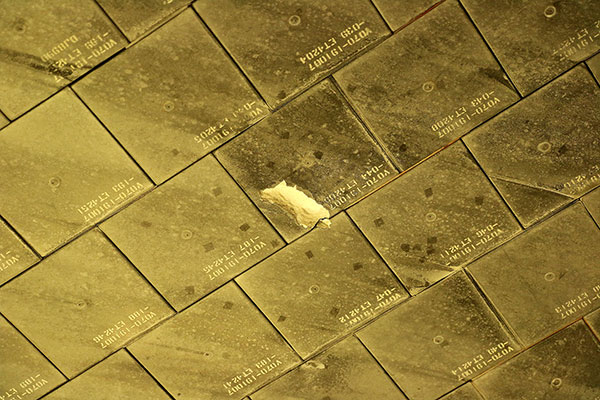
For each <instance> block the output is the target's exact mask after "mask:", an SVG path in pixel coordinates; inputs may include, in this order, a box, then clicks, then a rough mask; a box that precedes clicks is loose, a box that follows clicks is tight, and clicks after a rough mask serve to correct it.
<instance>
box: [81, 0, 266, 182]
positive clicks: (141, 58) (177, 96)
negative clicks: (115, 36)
mask: <svg viewBox="0 0 600 400" xmlns="http://www.w3.org/2000/svg"><path fill="white" fill-rule="evenodd" d="M74 90H75V91H76V92H77V93H78V94H79V95H80V96H81V98H82V99H83V101H84V102H85V103H86V104H87V105H88V106H89V107H90V108H91V109H92V111H93V112H94V113H95V114H96V115H97V116H98V118H99V119H100V120H101V121H102V122H103V123H104V124H105V125H106V127H107V128H108V129H109V130H110V131H111V132H112V133H113V134H114V135H115V137H116V138H117V140H119V142H120V143H121V144H122V145H123V147H125V149H126V150H127V151H128V152H129V153H130V154H131V156H132V157H133V158H134V159H135V160H136V161H137V162H138V163H139V164H140V166H141V167H142V168H143V169H144V170H145V171H146V172H147V173H148V174H149V175H150V177H151V178H152V179H153V180H154V181H155V182H162V181H164V180H166V179H167V178H169V177H170V176H172V175H173V174H175V173H176V172H178V171H180V170H182V169H183V168H185V167H187V166H188V165H190V164H191V163H193V162H194V161H196V160H197V159H199V158H200V157H202V156H204V155H205V154H207V153H208V152H209V151H212V150H213V149H214V148H215V147H217V146H219V145H220V144H222V143H224V142H225V141H227V140H229V139H231V138H232V137H234V136H235V135H237V134H238V133H240V132H241V131H242V130H244V129H245V128H247V127H248V126H249V125H251V124H253V123H254V122H256V121H258V120H259V119H261V118H263V117H264V116H265V115H266V114H267V108H266V106H265V104H264V103H263V102H262V101H261V100H260V99H259V98H258V95H257V94H255V92H254V91H253V89H252V88H251V87H250V86H249V84H248V83H247V81H246V80H245V79H244V77H243V76H242V75H241V73H240V72H239V70H238V69H237V67H235V65H234V64H233V62H232V61H231V59H229V57H228V56H227V54H226V53H225V51H224V50H223V49H222V48H220V47H219V45H218V44H217V42H216V41H215V40H214V38H213V37H212V36H211V35H210V34H209V32H208V31H207V30H206V28H205V27H204V26H202V22H201V21H200V19H199V18H198V16H197V15H196V14H195V13H194V12H193V11H192V10H191V9H188V10H186V11H185V12H183V13H182V14H180V15H178V16H177V17H175V18H174V19H172V20H171V21H169V22H168V23H167V24H165V25H164V26H162V27H161V28H159V29H158V30H157V31H156V32H153V33H152V35H150V36H148V37H147V38H144V39H143V40H142V41H140V42H139V43H137V44H135V45H134V46H133V47H131V48H129V49H127V51H126V52H124V53H123V54H121V55H119V56H118V57H115V59H113V60H111V61H110V62H109V63H107V64H106V65H103V66H102V67H100V68H99V69H98V70H96V71H93V72H92V73H91V74H90V75H89V76H87V77H85V79H82V80H81V81H80V82H78V83H77V84H75V86H74Z"/></svg>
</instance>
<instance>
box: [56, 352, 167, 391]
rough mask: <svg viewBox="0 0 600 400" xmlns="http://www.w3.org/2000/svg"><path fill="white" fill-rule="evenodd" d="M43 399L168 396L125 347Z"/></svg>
mask: <svg viewBox="0 0 600 400" xmlns="http://www.w3.org/2000/svg"><path fill="white" fill-rule="evenodd" d="M44 399H48V400H82V399H90V400H91V399H93V400H111V399H113V400H114V399H127V400H150V399H151V400H167V399H170V397H169V396H168V395H167V394H166V393H165V391H164V390H162V389H161V388H160V387H159V386H158V385H157V384H156V382H155V381H154V380H153V379H152V378H151V377H150V375H148V373H147V372H146V371H144V370H143V369H142V367H140V365H139V364H138V363H137V362H136V361H135V360H134V359H133V358H131V356H130V355H129V354H127V353H126V352H125V350H120V351H118V352H117V353H115V354H113V355H112V356H110V357H109V358H107V359H106V360H103V361H102V362H100V363H99V364H97V365H94V366H93V367H92V368H90V369H89V370H87V371H85V372H84V373H83V374H82V375H80V376H78V377H76V378H75V379H74V380H72V381H70V382H68V383H67V384H66V385H64V386H62V387H60V388H58V389H57V390H55V391H54V392H52V393H50V394H49V395H48V396H46V397H44Z"/></svg>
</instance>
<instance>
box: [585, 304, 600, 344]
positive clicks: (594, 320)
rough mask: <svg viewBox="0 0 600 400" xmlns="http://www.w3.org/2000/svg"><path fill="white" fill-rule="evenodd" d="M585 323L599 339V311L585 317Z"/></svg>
mask: <svg viewBox="0 0 600 400" xmlns="http://www.w3.org/2000/svg"><path fill="white" fill-rule="evenodd" d="M585 321H586V322H587V323H588V325H589V326H590V327H591V328H592V331H593V332H594V333H595V334H596V336H597V337H598V339H600V310H596V311H594V312H592V313H590V314H589V315H587V316H586V317H585Z"/></svg>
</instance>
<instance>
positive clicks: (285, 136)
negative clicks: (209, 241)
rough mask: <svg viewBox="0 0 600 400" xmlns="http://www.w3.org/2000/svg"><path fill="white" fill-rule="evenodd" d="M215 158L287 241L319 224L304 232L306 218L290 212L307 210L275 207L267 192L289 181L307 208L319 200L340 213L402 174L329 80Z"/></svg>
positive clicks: (305, 230) (249, 131)
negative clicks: (311, 200)
mask: <svg viewBox="0 0 600 400" xmlns="http://www.w3.org/2000/svg"><path fill="white" fill-rule="evenodd" d="M216 156H217V158H218V159H219V160H220V161H221V163H222V164H223V166H224V167H225V168H226V169H227V170H228V171H229V173H230V174H231V175H232V176H233V178H234V179H235V180H236V181H237V182H238V183H239V184H240V186H241V187H242V188H243V189H244V190H245V191H246V193H248V195H249V196H250V198H252V200H253V201H254V203H255V204H256V205H257V206H258V208H259V209H260V210H261V211H262V212H263V213H264V214H265V215H266V217H267V218H268V219H269V220H270V221H271V222H272V223H273V225H274V226H275V228H277V230H278V231H279V233H281V235H282V236H283V237H284V239H285V240H286V241H288V242H289V241H290V240H293V239H295V238H297V237H298V236H300V235H301V234H303V233H305V232H307V231H308V230H309V229H310V228H312V227H313V226H308V225H306V224H304V225H305V226H302V224H303V221H304V220H303V219H302V218H300V220H299V217H298V214H291V213H290V212H295V211H296V210H298V211H302V210H303V207H302V204H299V206H295V205H294V204H297V203H292V204H291V205H289V206H287V205H286V204H288V203H289V202H284V201H281V202H276V203H275V204H273V202H271V201H269V198H268V196H267V199H264V195H263V193H264V190H265V189H270V188H273V187H275V186H276V185H278V184H281V183H282V182H283V181H285V185H286V186H291V187H295V188H296V189H297V190H298V191H300V192H302V193H303V194H304V195H305V196H302V195H300V194H298V197H299V198H300V200H301V203H302V202H303V201H307V200H306V197H308V198H312V199H313V200H314V201H316V202H317V203H318V204H320V205H321V206H323V207H324V208H326V209H327V210H328V211H329V213H330V214H331V215H335V214H336V213H338V212H339V211H340V210H342V209H344V208H346V207H347V206H348V205H350V204H351V203H352V202H354V201H356V200H358V199H359V198H361V197H362V196H365V195H366V194H368V193H369V192H370V191H372V190H373V189H374V188H376V187H378V186H380V185H381V184H383V183H385V182H386V181H388V180H389V179H391V178H392V177H393V176H394V175H396V171H395V169H394V167H393V166H392V165H391V164H390V163H389V162H388V161H387V159H386V158H385V156H384V155H383V152H382V151H381V149H380V148H379V147H378V146H377V145H376V144H375V142H373V141H372V140H371V138H370V137H369V135H368V133H367V132H366V130H365V129H364V127H363V126H362V125H361V124H360V122H359V121H358V120H357V119H356V117H355V116H354V115H353V114H352V112H351V110H350V109H349V108H348V106H347V105H346V103H345V102H344V100H343V98H342V97H341V95H340V94H339V92H338V91H337V90H336V89H335V87H334V86H333V84H332V83H331V82H329V81H325V82H322V83H320V84H318V85H316V87H314V88H312V89H311V90H309V91H308V92H307V93H305V94H303V95H302V96H301V97H299V98H297V99H295V100H294V101H293V102H292V103H290V104H288V105H287V106H286V107H284V108H283V109H281V110H279V111H277V112H276V113H275V114H273V115H271V116H269V117H267V118H266V119H264V120H262V121H261V122H259V123H258V124H257V125H255V126H253V127H252V128H250V129H249V130H248V131H247V132H245V133H244V134H243V135H241V136H240V137H238V138H235V139H234V140H232V141H231V142H229V143H227V144H226V145H225V146H223V147H222V148H220V149H219V150H217V152H216ZM292 197H295V196H292ZM282 206H283V207H282ZM313 206H314V204H313ZM318 209H319V210H320V211H319V212H322V210H321V209H320V208H318ZM311 215H312V214H311ZM316 215H318V216H320V215H321V214H319V213H317V214H316ZM323 216H325V214H323ZM317 220H318V218H317ZM309 221H313V219H309ZM307 223H308V221H307Z"/></svg>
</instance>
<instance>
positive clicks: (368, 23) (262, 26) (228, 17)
mask: <svg viewBox="0 0 600 400" xmlns="http://www.w3.org/2000/svg"><path fill="white" fill-rule="evenodd" d="M194 7H195V8H196V10H197V11H198V13H199V14H200V16H201V17H202V19H203V20H204V21H205V22H206V23H207V24H208V27H209V28H210V29H211V30H212V31H213V32H214V33H215V35H216V36H217V39H219V40H220V41H221V43H223V45H224V46H225V48H226V49H227V50H228V51H229V52H230V53H231V55H232V56H233V58H234V59H235V60H236V61H237V63H238V64H239V65H240V67H241V68H242V70H244V73H245V74H246V75H247V76H248V77H249V78H250V80H251V81H252V83H254V85H255V86H256V88H257V89H258V91H259V92H260V93H261V94H262V95H263V97H264V98H265V99H266V101H267V103H268V104H269V105H271V106H273V107H275V106H279V105H280V104H282V103H283V102H286V101H287V100H289V99H290V98H292V97H293V96H295V95H297V94H298V93H300V92H301V91H303V90H305V89H306V88H308V87H309V86H311V85H313V84H314V83H316V82H317V81H319V80H320V79H322V78H323V77H325V76H327V75H328V74H330V73H331V71H333V70H334V69H335V68H336V67H338V66H339V65H341V64H343V63H345V62H347V61H348V60H349V59H351V58H352V57H354V56H356V55H357V54H358V53H360V52H361V51H363V50H364V49H366V48H368V47H370V46H371V45H372V44H374V43H376V42H379V41H380V40H382V39H383V38H385V37H386V36H387V35H389V30H388V28H387V26H386V25H385V22H384V21H383V20H382V19H381V17H380V16H379V13H378V12H377V10H376V9H375V7H373V4H372V3H371V2H370V1H368V0H354V1H352V2H350V3H349V2H347V1H343V0H321V1H318V2H314V1H311V0H277V1H268V2H266V1H262V0H251V1H244V2H239V1H237V0H199V1H196V2H195V3H194Z"/></svg>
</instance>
